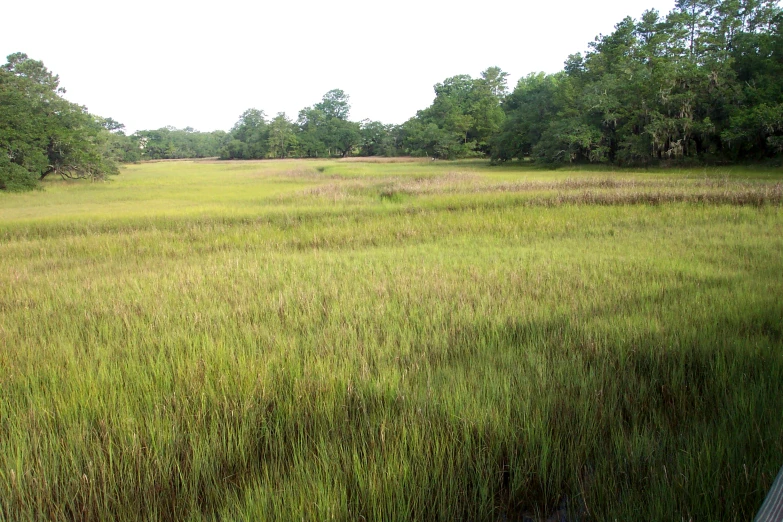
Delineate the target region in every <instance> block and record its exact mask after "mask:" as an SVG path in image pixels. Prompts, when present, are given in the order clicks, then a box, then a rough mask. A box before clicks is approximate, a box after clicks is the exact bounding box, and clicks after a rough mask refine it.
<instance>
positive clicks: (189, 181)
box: [0, 161, 783, 522]
mask: <svg viewBox="0 0 783 522" xmlns="http://www.w3.org/2000/svg"><path fill="white" fill-rule="evenodd" d="M781 181H783V175H782V174H781V172H780V170H779V169H778V170H764V169H749V168H732V169H728V168H724V169H720V168H716V169H703V168H702V169H694V170H661V171H642V172H630V171H585V170H572V171H568V170H557V171H543V170H534V169H530V168H524V167H521V166H515V167H490V166H489V165H487V164H486V163H482V162H390V163H383V162H373V163H370V162H362V161H347V162H346V161H263V162H236V163H234V162H208V161H207V162H164V163H149V164H139V165H132V166H129V167H127V168H125V169H123V171H122V173H121V174H120V175H119V176H118V177H117V178H115V179H113V180H112V181H111V182H107V183H89V182H75V183H74V182H71V183H66V182H61V181H50V182H46V183H44V185H45V190H43V191H37V192H32V193H25V194H0V520H3V521H9V522H11V521H18V520H139V519H145V520H213V519H225V520H368V521H369V520H486V521H506V520H509V521H510V520H523V519H527V520H546V519H547V518H548V517H552V516H566V515H567V516H568V519H569V520H661V521H662V520H676V521H680V520H684V521H688V520H694V521H713V520H714V521H717V520H737V521H746V520H750V519H752V518H753V516H754V514H755V513H756V511H757V510H758V508H759V507H760V505H761V502H762V500H763V498H764V496H765V495H766V492H767V489H768V488H769V487H770V485H771V484H772V481H773V480H774V478H775V475H776V474H777V472H778V470H779V469H780V467H781V465H783V298H782V296H783V207H782V206H781V203H782V202H783V189H782V188H781Z"/></svg>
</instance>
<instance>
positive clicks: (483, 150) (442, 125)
mask: <svg viewBox="0 0 783 522" xmlns="http://www.w3.org/2000/svg"><path fill="white" fill-rule="evenodd" d="M507 76H508V74H507V73H505V72H503V71H501V70H500V69H499V68H497V67H490V68H489V69H487V70H486V71H484V72H483V73H482V74H481V77H480V78H478V79H473V78H471V77H470V76H468V75H459V76H454V77H451V78H447V79H446V80H445V81H444V82H443V83H439V84H437V85H435V87H434V89H435V100H434V101H433V102H432V105H431V106H430V107H428V108H426V109H424V110H422V111H419V112H418V113H417V115H416V117H415V118H413V119H411V120H409V121H408V122H407V123H406V124H405V146H406V149H407V151H408V152H409V153H410V154H411V155H414V156H421V155H427V156H433V157H436V158H446V159H455V158H467V157H471V156H479V155H485V154H487V153H488V152H489V150H490V147H491V145H490V141H491V140H492V138H493V137H494V136H495V135H496V134H497V133H498V131H499V130H500V128H501V126H502V124H503V121H504V119H505V114H504V112H503V110H502V109H501V107H500V103H501V101H502V99H503V98H504V97H505V94H506V77H507Z"/></svg>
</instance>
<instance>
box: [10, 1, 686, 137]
mask: <svg viewBox="0 0 783 522" xmlns="http://www.w3.org/2000/svg"><path fill="white" fill-rule="evenodd" d="M673 7H674V0H611V1H593V2H586V1H583V0H582V1H579V0H557V1H535V2H532V1H520V0H502V1H489V2H469V3H468V2H464V3H462V2H454V1H453V0H449V1H445V0H418V1H416V0H397V1H395V2H367V1H366V0H364V1H354V0H333V1H330V2H324V1H289V2H281V1H277V2H264V1H260V2H238V1H235V0H224V1H220V2H198V1H188V2H185V1H180V0H177V1H167V0H157V1H151V0H136V1H134V2H106V1H105V0H103V1H101V2H94V1H85V0H71V1H66V2H64V1H62V0H60V1H56V2H55V1H50V0H40V1H36V2H21V1H16V2H8V3H7V5H5V6H4V7H3V19H4V22H3V29H2V32H0V52H1V53H2V57H5V56H6V55H8V54H11V53H13V52H24V53H27V54H28V55H29V56H30V57H31V58H34V59H37V60H42V61H43V62H44V64H45V65H46V66H47V67H48V68H49V69H50V70H52V71H54V72H55V73H57V74H59V75H60V84H61V86H62V87H64V88H65V89H66V90H67V94H66V97H67V98H68V99H69V100H71V101H74V102H77V103H80V104H83V105H86V106H87V107H88V108H89V110H90V112H92V113H94V114H98V115H100V116H104V117H112V118H114V119H115V120H118V121H120V122H122V123H124V124H125V125H126V126H127V130H128V132H133V131H135V130H140V129H154V128H159V127H163V126H166V125H173V126H175V127H178V128H184V127H187V126H190V127H193V128H195V129H198V130H202V131H210V130H217V129H222V130H228V129H229V128H230V127H231V126H232V125H233V124H234V123H235V122H236V120H237V118H238V117H239V115H240V114H241V113H242V112H243V111H244V110H245V109H248V108H251V107H255V108H258V109H262V110H264V111H265V112H266V114H267V115H269V116H274V115H276V114H277V113H278V112H285V113H286V114H287V115H288V116H289V117H290V118H291V119H296V117H297V114H298V112H299V110H300V109H302V108H304V107H306V106H309V105H313V104H314V103H317V102H318V101H319V100H320V99H321V97H322V96H323V94H324V93H326V92H327V91H329V90H330V89H336V88H339V89H342V90H344V91H345V92H346V93H348V94H349V95H350V97H351V105H352V110H351V116H350V117H351V119H352V120H354V121H359V120H362V119H365V118H368V119H372V120H380V121H382V122H384V123H402V122H404V121H405V120H407V119H408V118H410V117H412V116H414V115H415V113H416V111H417V110H419V109H423V108H425V107H427V106H428V105H429V104H430V103H431V102H432V99H433V97H434V93H433V90H432V86H433V85H434V84H435V83H438V82H442V81H443V80H444V79H446V78H447V77H449V76H454V75H457V74H470V75H471V76H474V77H476V76H478V75H479V73H480V72H481V71H482V70H484V69H486V68H487V67H490V66H498V67H500V68H501V69H503V70H504V71H506V72H508V73H509V87H510V88H513V86H514V84H516V82H517V80H518V79H519V78H520V77H522V76H525V75H527V74H528V73H530V72H537V71H543V72H547V73H554V72H557V71H559V70H561V69H562V66H563V62H564V61H565V59H566V58H567V57H568V55H569V54H571V53H575V52H579V51H584V50H585V49H587V44H588V42H590V41H592V40H593V39H594V38H595V37H596V36H597V35H598V34H607V33H610V32H612V30H613V28H614V25H615V24H616V23H617V22H619V21H620V20H622V19H623V18H624V17H625V16H632V17H634V18H639V17H640V16H641V14H642V13H643V12H644V11H645V10H647V9H657V10H658V11H660V12H661V13H662V14H666V13H668V12H669V11H670V10H671V9H672V8H673ZM4 61H5V60H3V62H4Z"/></svg>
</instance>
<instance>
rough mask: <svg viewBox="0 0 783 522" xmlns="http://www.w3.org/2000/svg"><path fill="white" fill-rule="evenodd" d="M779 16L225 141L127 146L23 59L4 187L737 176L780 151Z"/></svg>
mask: <svg viewBox="0 0 783 522" xmlns="http://www.w3.org/2000/svg"><path fill="white" fill-rule="evenodd" d="M781 27H783V14H782V11H781V8H780V7H779V5H778V2H777V1H776V0H678V1H677V3H676V6H675V8H674V10H673V11H672V12H671V13H669V14H668V15H667V16H661V15H660V14H659V13H658V12H657V11H646V12H645V13H644V14H643V15H642V17H641V19H640V20H634V19H632V18H626V19H625V20H623V21H622V22H620V23H619V24H618V25H617V26H616V29H615V31H614V32H613V33H611V34H609V35H600V36H598V37H597V38H596V39H595V41H594V42H592V43H590V44H589V50H588V51H587V52H586V53H585V54H580V53H578V54H574V55H571V56H569V57H568V60H567V61H566V62H565V67H564V70H563V71H561V72H558V73H556V74H551V75H546V74H543V73H540V74H531V75H529V76H527V77H525V78H522V79H521V80H520V81H519V82H518V83H517V85H516V88H515V89H514V90H513V92H511V93H509V92H508V89H507V86H506V79H507V77H508V74H507V73H505V72H503V71H502V70H500V69H499V68H497V67H490V68H488V69H487V70H486V71H484V72H483V73H481V75H480V77H478V78H472V77H470V76H468V75H459V76H454V77H451V78H447V79H446V80H444V81H443V82H442V83H438V84H437V85H435V99H434V101H433V103H432V105H430V106H429V107H427V108H426V109H424V110H421V111H418V113H417V114H416V116H414V117H413V118H411V119H409V120H408V121H406V122H405V123H403V124H402V125H386V124H383V123H381V122H377V121H369V120H365V121H362V122H353V121H350V120H349V119H348V117H349V111H350V104H349V101H350V100H349V96H348V95H347V94H346V93H344V92H343V91H342V90H340V89H335V90H332V91H329V92H328V93H326V94H325V95H324V96H323V99H322V100H321V101H320V102H318V103H316V104H314V105H313V106H311V107H306V108H304V109H302V110H301V111H300V112H299V115H298V117H297V119H296V120H295V121H294V120H292V119H290V118H289V117H288V116H286V115H285V114H284V113H280V114H278V115H277V116H275V117H274V118H271V119H270V118H268V117H267V116H266V114H265V113H264V112H263V111H261V110H258V109H248V110H247V111H245V112H244V113H243V114H242V115H241V116H240V118H239V120H238V121H237V123H236V124H235V125H234V127H233V128H232V129H231V130H230V131H229V132H224V131H214V132H197V131H195V130H193V129H191V128H185V129H175V128H173V127H165V128H162V129H157V130H143V131H138V132H135V133H133V134H132V135H129V136H128V135H125V134H124V132H123V129H124V126H123V125H121V124H119V123H118V122H116V121H114V120H113V119H111V118H100V117H96V116H93V115H90V114H89V113H88V112H87V110H86V109H85V108H84V107H80V106H78V105H75V104H72V103H70V102H67V101H65V100H64V99H63V98H62V97H61V96H60V94H61V93H62V92H64V91H62V89H61V88H60V87H59V79H58V77H57V76H56V75H53V74H52V73H51V72H49V71H48V70H46V68H45V67H44V66H43V64H42V63H41V62H38V61H35V60H31V59H29V58H28V57H27V56H26V55H24V54H22V53H17V54H14V55H11V56H9V57H8V63H7V64H6V65H5V66H3V68H2V69H0V149H2V150H3V151H4V153H0V189H24V188H30V187H33V186H35V184H36V183H37V181H38V180H40V179H43V178H44V177H46V176H47V175H49V174H52V173H56V174H59V175H61V176H64V177H93V178H95V177H101V176H104V175H106V174H111V173H114V172H116V171H117V167H116V164H117V163H118V162H133V161H139V160H145V159H176V158H199V157H215V156H219V157H220V158H223V159H261V158H287V157H303V158H323V157H332V156H347V155H363V156H398V155H410V156H430V157H436V158H444V159H455V158H467V157H488V158H491V159H492V160H493V161H495V162H505V161H510V160H513V159H526V160H533V161H536V162H539V163H546V164H558V163H573V162H583V163H611V164H616V165H647V164H651V163H656V162H662V161H677V162H693V163H699V162H705V163H706V162H738V161H758V160H764V159H768V158H773V157H779V156H780V155H781V153H783V81H782V80H781V79H782V78H783V34H782V33H781Z"/></svg>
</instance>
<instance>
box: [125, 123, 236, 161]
mask: <svg viewBox="0 0 783 522" xmlns="http://www.w3.org/2000/svg"><path fill="white" fill-rule="evenodd" d="M225 141H226V133H225V132H224V131H213V132H199V131H196V130H194V129H193V128H191V127H186V128H184V129H177V128H174V127H163V128H160V129H155V130H140V131H137V132H135V133H134V134H133V135H132V136H130V138H129V142H130V143H131V144H133V147H135V149H136V151H137V154H138V155H139V159H144V160H158V159H183V158H210V157H216V156H218V155H219V154H220V152H221V147H223V144H224V142H225ZM128 152H130V151H128ZM135 155H136V154H131V155H129V156H128V158H129V159H126V161H134V160H133V159H130V158H132V157H135Z"/></svg>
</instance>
